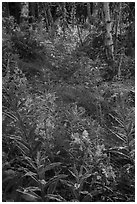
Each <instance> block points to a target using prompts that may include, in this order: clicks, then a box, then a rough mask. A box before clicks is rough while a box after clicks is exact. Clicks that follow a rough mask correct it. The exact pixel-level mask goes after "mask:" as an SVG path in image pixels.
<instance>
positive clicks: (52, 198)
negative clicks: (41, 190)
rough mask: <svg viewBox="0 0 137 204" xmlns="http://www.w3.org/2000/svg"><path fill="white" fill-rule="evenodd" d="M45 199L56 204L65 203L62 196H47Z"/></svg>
mask: <svg viewBox="0 0 137 204" xmlns="http://www.w3.org/2000/svg"><path fill="white" fill-rule="evenodd" d="M45 198H49V199H50V200H56V201H57V202H67V201H66V200H65V199H64V198H63V197H62V196H60V195H54V194H48V195H46V196H45Z"/></svg>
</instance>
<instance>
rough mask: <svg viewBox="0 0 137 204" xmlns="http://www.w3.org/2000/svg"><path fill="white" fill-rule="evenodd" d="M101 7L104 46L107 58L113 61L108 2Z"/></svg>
mask: <svg viewBox="0 0 137 204" xmlns="http://www.w3.org/2000/svg"><path fill="white" fill-rule="evenodd" d="M103 7H104V14H105V23H106V39H105V45H106V48H107V52H108V53H107V55H108V56H107V57H108V58H110V59H112V60H114V45H113V38H112V22H111V18H110V11H109V2H104V3H103Z"/></svg>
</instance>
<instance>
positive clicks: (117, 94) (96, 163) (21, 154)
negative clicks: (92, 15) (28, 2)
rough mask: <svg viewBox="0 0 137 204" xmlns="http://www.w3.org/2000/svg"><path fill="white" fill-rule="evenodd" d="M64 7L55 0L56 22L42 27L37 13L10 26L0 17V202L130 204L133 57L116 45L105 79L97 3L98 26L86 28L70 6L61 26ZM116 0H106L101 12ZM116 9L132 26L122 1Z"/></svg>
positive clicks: (9, 21)
mask: <svg viewBox="0 0 137 204" xmlns="http://www.w3.org/2000/svg"><path fill="white" fill-rule="evenodd" d="M40 5H43V6H44V3H43V4H40ZM47 5H48V8H52V9H53V8H54V7H56V3H51V4H47ZM49 5H50V6H49ZM76 5H77V6H81V4H80V3H77V4H76ZM124 5H125V7H124ZM63 6H64V7H63ZM65 6H66V7H67V6H68V7H67V9H68V8H69V6H71V5H69V4H62V3H58V4H57V8H58V7H59V8H60V10H57V11H58V12H59V13H57V14H58V15H59V16H60V17H59V18H60V20H59V21H58V23H57V24H56V25H55V24H54V26H53V27H52V26H51V28H50V29H47V24H46V23H45V21H44V20H42V19H41V20H40V22H37V21H35V22H34V21H33V22H31V23H30V22H29V20H28V21H27V20H26V21H25V20H24V21H22V22H21V23H20V24H16V23H15V21H14V18H13V17H9V18H7V17H3V44H2V46H3V47H2V52H3V59H2V71H3V72H2V74H3V78H2V91H3V92H2V97H3V99H2V114H3V115H2V130H3V135H2V147H3V148H2V184H3V185H2V196H3V201H4V202H69V201H70V202H119V201H120V202H127V201H128V202H131V201H134V200H135V192H134V191H135V184H134V182H135V118H134V113H135V110H134V107H135V91H134V61H135V60H134V57H133V56H129V55H126V52H122V53H120V54H119V49H120V48H121V49H123V50H124V49H125V44H124V42H123V44H122V41H121V44H119V43H118V47H117V50H116V51H117V52H116V56H118V57H117V60H116V61H115V67H116V70H120V72H121V75H120V77H119V76H115V77H114V78H113V77H111V72H112V69H110V68H111V67H110V64H109V66H108V64H107V61H106V60H107V59H106V58H105V57H106V55H105V47H104V38H103V34H104V30H103V29H104V28H103V19H102V7H100V8H99V13H98V19H97V20H98V22H99V20H100V21H101V26H99V27H97V25H96V24H94V26H93V27H92V29H91V30H90V31H89V27H88V28H86V27H83V26H84V25H83V21H85V18H86V15H87V14H86V15H85V16H80V13H77V14H76V15H77V18H78V21H77V22H73V21H74V20H75V18H74V17H75V15H73V13H72V16H71V17H73V18H72V19H71V20H70V19H69V18H70V16H69V12H68V11H66V14H67V21H68V22H67V24H68V25H67V24H65V23H64V18H65V17H64V18H61V16H62V13H64V14H65V11H64V10H63V9H64V8H65ZM73 6H74V5H73ZM85 6H86V3H85V4H83V5H82V8H83V10H82V11H84V9H85V8H86V7H85ZM99 6H102V4H101V3H100V4H99ZM117 6H119V4H118V3H112V4H110V11H111V12H112V13H113V12H116V10H115V9H116V8H117ZM122 6H123V7H122V12H123V14H124V16H123V18H122V23H123V24H126V23H127V25H128V23H133V21H134V18H133V19H129V18H130V17H129V13H130V12H129V10H128V9H127V6H128V4H126V3H125V4H124V3H123V4H122ZM129 6H130V4H129ZM74 7H75V6H74ZM74 7H72V8H71V7H70V8H69V9H70V10H71V9H72V10H73V8H74ZM39 9H42V8H40V7H39ZM126 9H127V10H126ZM126 11H128V12H127V13H126ZM41 12H42V11H41ZM60 12H61V13H60ZM41 14H42V13H41ZM81 15H82V14H81ZM100 15H101V17H100V19H99V16H100ZM111 15H112V14H111ZM54 17H55V18H56V17H57V16H56V15H55V16H54ZM112 17H113V16H112ZM126 19H127V20H126ZM130 21H131V22H130ZM72 22H73V23H72ZM123 24H122V25H123ZM65 25H66V26H65ZM48 28H49V27H48ZM121 29H122V31H123V33H122V34H121V35H125V36H126V34H127V33H126V29H125V27H124V26H123V27H121ZM131 40H133V39H131ZM82 43H83V44H82ZM108 70H109V71H108ZM113 71H114V72H115V70H113ZM112 78H113V81H112ZM129 78H130V79H129Z"/></svg>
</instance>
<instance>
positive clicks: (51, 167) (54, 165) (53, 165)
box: [40, 162, 61, 174]
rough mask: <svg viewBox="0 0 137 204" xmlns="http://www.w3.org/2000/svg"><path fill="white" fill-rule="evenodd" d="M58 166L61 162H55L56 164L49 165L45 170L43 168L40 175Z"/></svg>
mask: <svg viewBox="0 0 137 204" xmlns="http://www.w3.org/2000/svg"><path fill="white" fill-rule="evenodd" d="M60 165H61V162H56V163H52V164H49V165H47V166H46V167H45V168H43V170H41V172H40V173H41V174H43V173H44V172H46V171H49V170H51V169H54V168H55V167H58V166H60Z"/></svg>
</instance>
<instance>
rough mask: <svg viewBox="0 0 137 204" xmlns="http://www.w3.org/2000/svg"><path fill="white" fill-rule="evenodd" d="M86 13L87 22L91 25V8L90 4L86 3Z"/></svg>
mask: <svg viewBox="0 0 137 204" xmlns="http://www.w3.org/2000/svg"><path fill="white" fill-rule="evenodd" d="M87 13H88V20H89V23H90V24H92V21H93V19H92V15H91V6H90V2H88V3H87Z"/></svg>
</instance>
